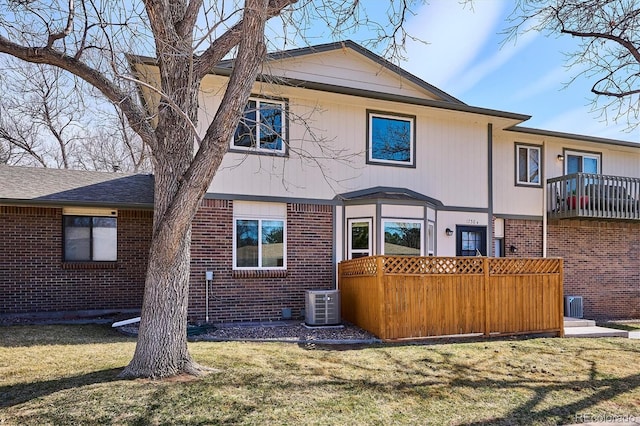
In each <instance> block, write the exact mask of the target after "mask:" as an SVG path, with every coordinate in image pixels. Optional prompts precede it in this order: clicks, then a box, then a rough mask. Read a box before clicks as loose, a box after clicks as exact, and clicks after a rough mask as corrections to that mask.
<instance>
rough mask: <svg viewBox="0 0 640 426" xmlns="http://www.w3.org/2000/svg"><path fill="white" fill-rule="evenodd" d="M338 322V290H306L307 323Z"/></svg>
mask: <svg viewBox="0 0 640 426" xmlns="http://www.w3.org/2000/svg"><path fill="white" fill-rule="evenodd" d="M340 322H341V319H340V291H339V290H307V295H306V299H305V323H306V324H307V325H316V326H317V325H338V324H340Z"/></svg>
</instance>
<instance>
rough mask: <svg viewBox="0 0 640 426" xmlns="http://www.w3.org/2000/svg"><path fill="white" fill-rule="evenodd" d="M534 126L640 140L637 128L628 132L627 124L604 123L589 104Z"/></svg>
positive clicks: (596, 135)
mask: <svg viewBox="0 0 640 426" xmlns="http://www.w3.org/2000/svg"><path fill="white" fill-rule="evenodd" d="M525 125H526V123H525ZM534 127H538V128H541V129H545V130H553V131H559V132H566V133H575V134H578V135H587V136H595V137H600V138H609V139H618V140H626V141H631V142H640V135H639V134H638V132H639V130H636V131H635V132H631V133H629V132H626V131H625V129H626V128H627V125H626V124H624V123H619V124H616V123H612V122H609V123H606V122H605V121H604V119H603V118H602V117H600V116H599V113H598V112H597V111H591V108H590V106H583V107H578V108H573V109H571V110H568V111H566V112H564V113H562V114H560V115H556V116H555V117H554V118H552V119H549V120H546V121H544V122H542V123H541V124H540V125H539V126H534Z"/></svg>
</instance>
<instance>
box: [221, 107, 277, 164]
mask: <svg viewBox="0 0 640 426" xmlns="http://www.w3.org/2000/svg"><path fill="white" fill-rule="evenodd" d="M285 111H286V103H285V102H283V101H276V100H271V99H269V100H267V99H258V98H251V99H249V102H247V106H246V107H245V109H244V115H243V117H242V119H241V120H240V123H239V124H238V128H237V129H236V131H235V133H234V135H233V141H232V143H231V144H232V146H231V148H233V149H240V150H251V151H257V152H265V153H275V154H284V153H285V151H286V142H287V139H286V127H287V126H286V125H285V117H286V114H285Z"/></svg>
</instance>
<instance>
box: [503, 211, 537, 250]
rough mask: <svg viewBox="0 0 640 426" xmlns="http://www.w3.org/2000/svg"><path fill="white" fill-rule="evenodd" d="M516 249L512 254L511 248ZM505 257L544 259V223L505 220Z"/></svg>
mask: <svg viewBox="0 0 640 426" xmlns="http://www.w3.org/2000/svg"><path fill="white" fill-rule="evenodd" d="M511 246H514V247H516V249H517V250H516V252H515V253H511V251H510V250H509V247H511ZM504 252H505V257H542V221H541V220H520V219H505V221H504Z"/></svg>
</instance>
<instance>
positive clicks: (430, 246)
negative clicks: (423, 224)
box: [427, 221, 436, 256]
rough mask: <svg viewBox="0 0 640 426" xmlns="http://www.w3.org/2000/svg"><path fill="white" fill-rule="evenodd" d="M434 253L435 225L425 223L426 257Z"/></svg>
mask: <svg viewBox="0 0 640 426" xmlns="http://www.w3.org/2000/svg"><path fill="white" fill-rule="evenodd" d="M435 253H436V224H435V223H433V222H431V221H429V222H427V256H433V255H435Z"/></svg>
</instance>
